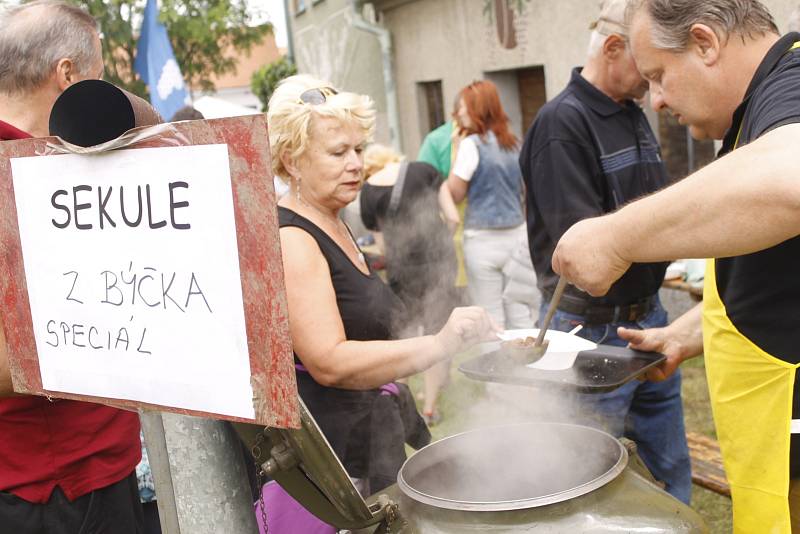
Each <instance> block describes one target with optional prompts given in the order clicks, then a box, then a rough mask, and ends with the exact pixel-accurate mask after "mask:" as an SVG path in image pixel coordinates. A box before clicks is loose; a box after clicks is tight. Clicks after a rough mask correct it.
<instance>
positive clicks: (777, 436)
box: [553, 0, 800, 534]
mask: <svg viewBox="0 0 800 534" xmlns="http://www.w3.org/2000/svg"><path fill="white" fill-rule="evenodd" d="M630 4H631V5H630V6H629V9H628V15H629V19H630V22H631V33H630V39H631V50H632V52H633V55H634V58H635V60H636V64H637V67H638V68H639V70H640V72H641V73H642V75H643V76H644V77H645V78H646V79H647V80H648V81H649V82H650V91H651V104H652V106H653V107H654V108H655V109H656V110H657V111H661V110H668V111H669V112H671V113H673V114H674V115H675V116H677V117H678V120H679V121H680V122H681V123H682V124H686V125H688V126H689V127H690V131H691V133H692V135H693V136H694V137H696V138H709V137H710V138H716V139H723V146H722V150H721V151H720V156H724V157H720V158H719V159H718V160H717V161H716V162H714V163H712V164H710V165H708V166H707V167H705V168H704V169H702V170H700V171H698V172H696V173H694V174H693V175H691V176H689V177H687V178H685V179H684V180H683V181H681V182H679V183H677V184H675V185H674V186H672V187H670V188H667V189H665V190H663V191H662V192H659V193H657V194H655V195H652V196H650V197H647V198H645V199H642V200H640V201H638V202H635V203H633V204H630V205H628V206H626V207H624V208H622V209H621V210H619V211H617V212H615V213H614V214H611V215H608V216H604V217H599V218H594V219H587V220H585V221H582V222H580V223H578V224H576V225H575V226H573V227H572V228H571V229H570V230H569V231H568V232H567V233H566V234H564V236H563V238H562V240H561V241H560V242H559V244H558V247H557V249H556V252H555V255H554V257H553V267H554V269H555V270H556V272H559V273H561V274H562V276H565V277H566V278H567V279H568V280H569V281H571V282H573V283H574V284H575V285H577V286H578V287H580V288H582V289H585V290H586V291H588V292H589V293H591V294H593V295H599V294H603V293H604V292H605V291H607V289H608V287H609V286H610V285H611V283H612V282H613V281H614V280H616V279H617V278H618V277H619V276H620V275H621V274H622V273H624V272H625V270H626V269H627V267H628V266H629V265H630V263H632V262H652V261H661V260H665V259H670V258H687V257H688V258H692V257H708V258H716V259H711V260H709V262H708V269H707V273H706V286H705V294H704V303H703V305H702V310H701V309H700V307H698V308H696V309H694V310H692V311H690V312H688V313H687V314H686V315H684V316H683V317H681V318H679V319H678V320H676V321H675V322H674V323H672V324H671V325H670V326H668V327H665V328H660V329H652V330H644V331H628V330H624V329H622V330H621V331H620V332H619V334H620V336H621V337H623V338H625V339H628V340H629V341H630V343H631V345H632V346H633V347H635V348H640V349H643V350H658V351H660V352H663V353H665V354H666V355H667V356H668V361H667V363H666V364H665V365H664V366H663V367H662V368H661V369H658V370H656V371H654V372H653V373H651V374H650V375H649V378H650V379H653V380H658V379H663V378H665V377H666V376H669V375H670V374H671V373H672V372H673V371H674V370H675V368H676V367H677V366H678V365H679V364H680V362H681V361H683V360H685V359H686V358H689V357H692V356H697V355H699V354H701V353H705V356H706V369H707V374H708V382H709V389H710V393H711V401H712V408H713V413H714V420H715V423H716V426H717V434H718V437H719V441H720V446H721V449H722V455H723V462H724V464H725V471H726V474H727V476H728V480H729V482H730V485H731V494H732V499H733V515H734V531H735V532H736V533H759V534H760V533H789V532H792V524H793V520H794V521H797V520H798V517H793V516H795V513H796V512H800V510H797V511H795V510H790V508H792V507H791V506H790V502H791V501H793V499H792V498H791V496H790V495H792V494H793V493H794V481H796V480H800V442H796V439H797V433H798V432H800V395H798V390H799V388H800V386H798V381H797V380H795V376H796V370H797V368H798V366H799V365H800V34H798V33H792V34H789V35H786V36H784V37H780V35H779V33H778V30H777V27H776V25H775V23H774V21H773V19H772V17H771V15H770V14H769V12H768V11H767V10H766V8H765V7H764V6H763V5H762V4H761V3H759V2H757V1H756V0H631V2H630ZM701 318H702V319H701ZM701 325H702V328H701ZM798 515H800V514H798ZM794 531H795V532H800V527H798V526H795V530H794Z"/></svg>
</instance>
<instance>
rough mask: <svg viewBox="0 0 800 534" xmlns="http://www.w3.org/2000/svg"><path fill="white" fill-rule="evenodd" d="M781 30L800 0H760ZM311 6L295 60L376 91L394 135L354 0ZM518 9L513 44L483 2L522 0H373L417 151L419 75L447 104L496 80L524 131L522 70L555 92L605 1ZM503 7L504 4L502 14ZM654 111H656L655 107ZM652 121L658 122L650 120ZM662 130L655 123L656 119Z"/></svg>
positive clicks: (421, 116)
mask: <svg viewBox="0 0 800 534" xmlns="http://www.w3.org/2000/svg"><path fill="white" fill-rule="evenodd" d="M763 2H764V4H765V5H767V7H768V8H769V9H770V11H771V12H772V13H773V15H774V16H775V19H776V21H777V23H778V26H779V29H780V30H781V31H782V32H785V31H786V29H787V24H788V19H789V15H790V14H791V12H792V10H793V9H795V8H796V7H797V6H798V5H800V0H763ZM305 3H306V5H307V7H306V10H305V11H304V12H303V13H301V14H299V15H297V16H293V17H291V20H292V27H293V32H294V41H295V50H296V56H297V58H296V59H297V63H298V67H299V69H300V71H301V72H308V73H311V74H315V75H317V76H320V77H322V78H323V79H329V80H331V81H332V82H333V83H334V84H335V85H337V86H339V87H342V88H345V89H348V90H352V91H357V92H361V93H366V94H369V95H371V96H372V97H373V98H374V99H375V100H376V104H377V107H378V111H379V125H378V132H377V139H378V140H379V141H382V142H387V141H388V129H387V127H386V114H385V112H386V99H385V94H386V91H385V85H384V81H383V76H382V63H381V56H380V48H379V46H378V42H377V39H376V38H375V37H374V36H372V35H369V34H366V33H364V32H362V31H360V30H356V29H354V28H353V27H352V24H351V22H352V17H353V2H351V1H349V0H320V1H317V2H311V1H310V0H306V2H305ZM520 3H521V5H522V6H523V8H522V11H521V12H518V11H517V10H516V8H514V10H513V11H514V14H513V17H514V18H513V26H514V27H515V30H516V31H515V39H514V40H515V41H516V46H514V47H513V48H506V47H504V46H503V45H502V44H501V40H502V39H505V40H506V44H508V41H509V31H508V28H509V25H508V24H506V25H505V26H504V25H498V23H497V18H496V17H495V16H494V12H493V13H492V17H491V18H489V17H488V16H487V14H486V13H485V12H484V8H485V6H489V8H490V10H493V9H494V7H495V6H496V5H504V4H505V5H514V6H516V5H517V4H518V2H517V1H516V0H513V1H508V0H490V1H484V0H374V1H373V2H372V5H373V6H374V9H375V12H376V13H377V17H376V18H377V20H378V21H379V23H381V24H382V25H383V26H384V27H386V28H388V29H389V30H390V32H391V35H392V43H393V61H394V74H395V83H396V88H397V93H398V100H399V102H398V106H399V115H400V125H401V143H402V146H403V149H404V151H405V152H406V153H407V154H409V155H410V156H412V157H414V156H416V153H417V151H418V149H419V146H420V144H421V142H422V139H423V137H424V135H425V134H426V133H427V129H428V125H427V120H426V118H427V117H426V113H425V110H426V104H425V97H424V94H423V92H422V90H421V89H420V86H419V83H420V82H430V81H441V83H442V93H443V99H444V107H445V111H446V112H447V113H449V110H450V109H451V107H452V101H453V98H454V96H455V95H456V94H457V92H458V91H459V90H460V89H461V88H462V87H464V86H465V85H467V84H469V83H470V82H472V81H474V80H477V79H482V78H489V79H491V80H493V81H494V82H495V83H497V84H498V87H499V88H500V93H501V98H502V100H503V104H504V106H505V107H506V111H507V113H508V114H509V116H511V118H512V121H513V123H514V127H515V130H516V132H517V134H518V135H522V134H523V133H524V132H523V131H522V125H521V124H520V123H521V120H520V117H521V109H520V98H519V87H518V83H517V81H518V80H517V70H518V69H524V68H530V67H535V66H541V67H543V69H544V86H545V87H544V89H545V93H546V98H547V99H550V98H552V97H554V96H555V95H556V94H558V93H559V92H560V91H561V90H562V89H563V88H564V87H565V86H566V84H567V82H568V81H569V76H570V72H571V69H572V67H574V66H576V65H580V64H581V63H582V62H583V60H584V57H585V53H586V48H587V46H588V41H589V34H590V30H589V28H588V27H589V24H590V23H591V22H592V21H593V20H595V19H596V18H597V15H598V13H599V0H522V2H520ZM506 14H507V13H506ZM651 120H653V117H652V116H651ZM654 126H655V125H654ZM656 129H657V128H656Z"/></svg>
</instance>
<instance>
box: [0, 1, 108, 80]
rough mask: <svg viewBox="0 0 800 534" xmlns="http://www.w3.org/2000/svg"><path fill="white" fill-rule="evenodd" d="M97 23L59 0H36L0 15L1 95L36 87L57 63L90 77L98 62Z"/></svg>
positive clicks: (89, 16) (74, 7) (49, 74)
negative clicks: (65, 61) (67, 63)
mask: <svg viewBox="0 0 800 534" xmlns="http://www.w3.org/2000/svg"><path fill="white" fill-rule="evenodd" d="M97 36H98V26H97V21H96V20H95V19H94V18H93V17H92V16H91V15H89V13H87V12H86V11H84V10H83V9H81V8H79V7H77V6H74V5H72V4H68V3H66V2H63V1H61V0H37V1H35V2H30V3H27V4H22V5H19V6H15V7H11V8H8V9H5V10H3V11H2V12H0V93H5V94H14V93H20V92H24V91H29V90H33V89H37V88H38V87H40V86H41V85H42V83H44V81H45V80H46V79H47V78H48V77H49V76H51V75H52V74H53V69H55V67H56V65H57V64H58V61H59V60H61V59H63V58H68V59H70V60H72V62H73V64H74V65H75V68H76V69H77V71H78V72H79V73H80V74H82V75H84V76H88V75H90V74H94V73H91V72H89V70H90V69H91V68H92V66H93V65H95V64H96V62H97V61H98V59H100V52H99V50H98V48H97Z"/></svg>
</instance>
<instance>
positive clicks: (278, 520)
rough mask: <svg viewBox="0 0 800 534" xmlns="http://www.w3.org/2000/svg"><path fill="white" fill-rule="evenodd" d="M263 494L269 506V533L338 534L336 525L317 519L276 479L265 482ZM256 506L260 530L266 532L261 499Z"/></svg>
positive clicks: (261, 532) (260, 533)
mask: <svg viewBox="0 0 800 534" xmlns="http://www.w3.org/2000/svg"><path fill="white" fill-rule="evenodd" d="M261 495H262V496H263V498H264V506H265V507H266V508H267V525H268V526H269V534H336V532H337V530H336V528H335V527H332V526H331V525H329V524H327V523H323V522H322V521H320V520H319V519H317V518H316V516H314V515H313V514H312V513H311V512H309V511H308V510H306V509H305V508H303V506H302V505H301V504H300V503H299V502H297V501H296V500H294V499H293V498H292V496H291V495H289V494H288V493H286V492H285V491H284V490H283V488H282V487H280V485H279V484H278V483H277V482H275V481H274V480H273V481H270V482H267V483H266V484H264V487H263V488H261ZM254 508H255V513H256V522H258V532H259V534H265V531H264V522H263V520H262V515H261V501H256V503H255V505H254Z"/></svg>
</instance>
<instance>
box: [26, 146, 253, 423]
mask: <svg viewBox="0 0 800 534" xmlns="http://www.w3.org/2000/svg"><path fill="white" fill-rule="evenodd" d="M11 167H12V174H13V178H14V194H15V197H16V205H17V213H18V217H19V230H20V238H21V241H22V252H23V260H24V263H25V275H26V278H27V285H28V294H29V296H30V305H31V314H32V318H33V331H34V336H35V338H36V348H37V350H38V355H39V365H40V370H41V374H42V384H43V386H44V388H45V389H48V390H52V391H62V392H68V393H77V394H82V395H92V396H99V397H108V398H116V399H128V400H135V401H140V402H147V403H153V404H160V405H164V406H171V407H176V408H184V409H189V410H197V411H203V412H210V413H218V414H223V415H229V416H237V417H244V418H250V419H252V418H254V417H255V413H254V408H253V401H252V397H253V392H252V388H251V385H250V360H249V356H248V347H247V335H246V330H245V320H244V308H243V304H242V285H241V280H240V275H239V256H238V249H237V244H236V226H235V221H234V214H233V194H232V190H231V179H230V171H229V163H228V148H227V145H204V146H187V147H169V148H148V149H136V150H120V151H114V152H109V153H104V154H99V155H87V156H79V155H60V156H46V157H32V158H15V159H12V160H11Z"/></svg>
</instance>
